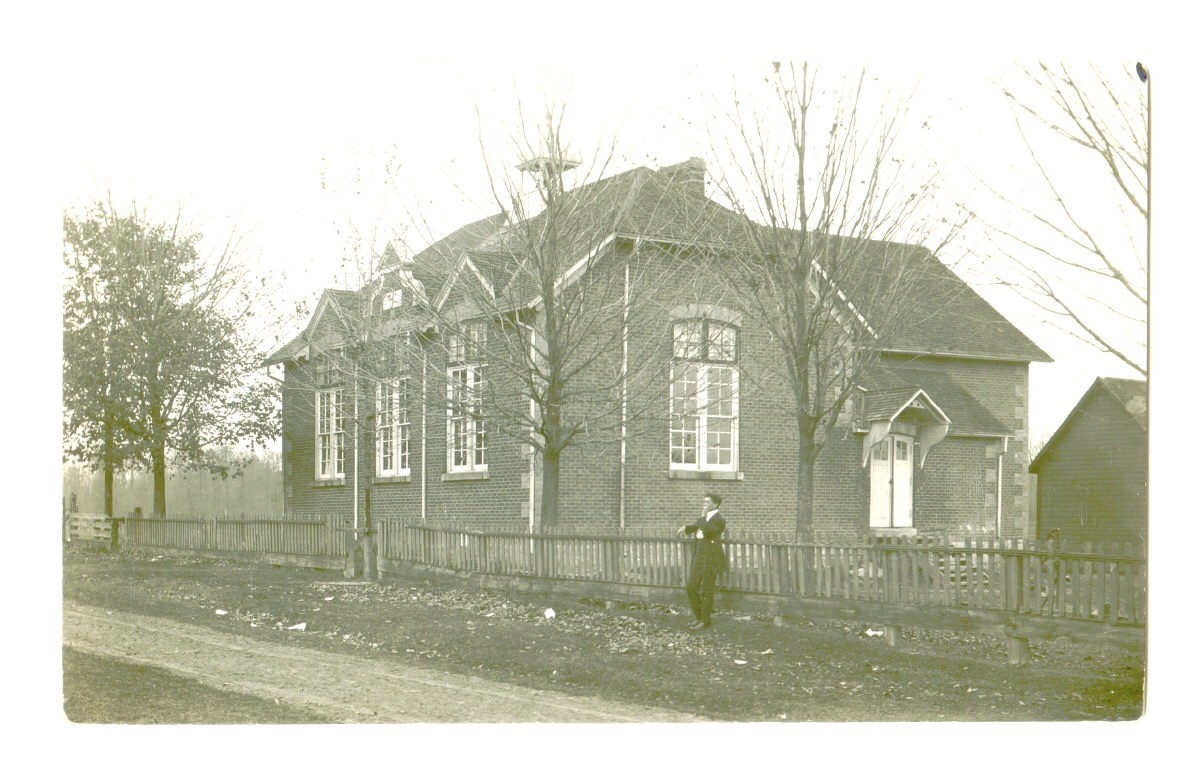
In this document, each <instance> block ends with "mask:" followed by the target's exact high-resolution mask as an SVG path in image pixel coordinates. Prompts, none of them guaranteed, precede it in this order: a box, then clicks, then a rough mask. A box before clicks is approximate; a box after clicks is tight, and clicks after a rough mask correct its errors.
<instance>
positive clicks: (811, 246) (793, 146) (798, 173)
mask: <svg viewBox="0 0 1200 782" xmlns="http://www.w3.org/2000/svg"><path fill="white" fill-rule="evenodd" d="M865 82H866V80H865V78H864V77H859V79H858V80H857V81H856V82H853V83H851V84H849V86H848V88H843V89H842V90H841V91H840V92H838V93H836V94H834V95H832V96H830V98H829V99H828V102H827V103H822V99H821V93H820V92H819V91H818V88H817V74H816V71H815V69H810V68H809V66H808V65H807V64H803V65H801V66H800V67H799V69H798V70H797V68H796V67H794V66H790V65H786V66H785V65H782V64H779V63H776V64H775V66H774V69H773V73H772V75H771V77H770V79H769V83H770V85H771V88H772V91H771V94H770V95H769V96H768V98H767V99H766V100H763V101H757V100H744V99H740V100H738V101H737V102H736V105H737V108H736V109H735V111H734V112H733V114H732V117H731V119H732V125H733V128H734V130H733V132H732V134H731V137H730V138H729V139H726V140H724V141H722V142H721V149H719V150H718V152H717V155H716V157H717V159H718V160H725V161H727V162H726V163H725V165H724V166H723V168H724V170H723V173H722V175H721V176H720V177H719V178H718V187H720V188H721V190H722V192H723V193H724V195H725V197H726V198H727V199H728V200H729V202H730V203H731V204H732V206H733V211H734V212H735V213H736V214H737V215H739V217H740V218H741V222H742V231H741V236H740V242H739V250H738V256H737V260H738V262H737V263H726V264H722V265H721V266H720V268H721V269H722V270H723V279H724V281H725V283H726V286H727V288H728V290H729V292H730V293H731V295H732V296H733V298H734V300H735V301H736V302H737V307H738V308H739V309H741V310H742V311H743V313H744V314H745V315H746V317H747V318H748V320H750V321H751V322H753V323H754V324H756V326H757V327H758V328H761V329H763V330H764V331H766V332H767V334H768V335H769V336H770V341H771V344H772V345H773V346H774V348H775V357H776V358H777V359H778V360H777V361H771V362H768V363H766V364H765V365H763V366H760V367H757V368H756V369H755V371H754V372H753V373H751V372H750V371H747V373H746V375H747V378H748V379H749V380H750V381H751V382H755V383H758V384H761V385H764V386H766V387H767V389H768V393H767V394H765V396H767V397H768V398H771V397H772V396H774V398H776V399H779V401H780V405H781V410H782V411H783V412H784V413H785V414H786V415H787V416H788V417H789V418H791V420H792V422H793V425H794V426H795V432H796V448H797V462H798V471H797V485H796V526H795V532H796V535H797V537H798V538H799V539H801V540H807V539H811V537H812V530H813V518H812V513H813V480H814V478H813V476H814V465H815V463H816V460H817V457H818V456H819V454H820V452H821V449H822V447H823V446H824V445H825V443H826V442H827V441H828V440H829V437H830V434H831V433H832V430H833V428H834V426H835V425H836V424H837V423H838V419H839V416H840V415H841V413H842V411H843V409H844V408H845V407H846V403H847V400H849V399H850V397H851V395H852V394H853V393H854V391H855V389H856V388H857V387H858V386H859V384H860V383H861V382H862V380H863V379H864V378H865V377H866V375H867V374H868V373H869V372H870V371H871V369H872V368H873V366H874V364H875V362H876V359H877V357H878V355H879V351H880V350H881V349H882V348H884V347H886V345H887V339H888V337H889V335H890V333H891V332H892V331H893V330H894V329H896V328H897V327H898V325H899V323H900V319H901V316H902V315H906V316H911V312H907V313H906V311H905V310H904V309H903V308H904V306H905V304H906V303H907V302H909V301H911V300H912V298H911V297H912V295H913V291H912V286H913V283H914V281H915V279H916V269H917V267H918V266H919V265H920V264H922V263H928V262H932V263H936V261H933V260H932V259H931V257H930V256H931V253H930V250H929V249H925V248H923V247H920V246H917V245H915V244H911V242H921V243H924V242H929V241H930V240H931V239H933V238H934V236H935V234H934V230H933V229H934V228H935V227H936V228H937V229H938V232H939V233H940V234H942V235H941V236H939V237H938V238H937V239H936V240H935V244H934V247H933V250H934V252H936V251H937V250H938V249H940V248H941V247H942V246H943V245H944V243H945V241H947V240H948V238H949V236H950V235H952V234H953V231H954V229H955V228H956V227H957V223H956V222H948V221H934V222H933V223H932V224H931V223H930V222H928V221H927V220H926V219H925V218H924V215H923V210H924V209H925V208H926V207H927V206H928V203H929V201H930V198H931V196H932V194H933V192H934V189H933V177H932V175H926V176H923V177H922V178H917V179H914V178H913V177H912V174H911V173H910V170H909V169H910V167H908V166H905V165H904V164H902V163H901V162H900V161H899V160H898V159H897V156H898V154H899V153H898V152H897V150H896V145H897V139H898V134H899V131H900V128H901V123H902V120H903V118H904V115H903V113H902V112H901V111H890V112H889V111H887V110H885V109H880V110H879V111H878V112H876V111H874V110H872V109H871V108H870V107H869V106H868V105H867V103H866V101H865V99H864V95H863V91H864V84H865ZM739 97H740V96H739ZM906 242H908V243H906ZM779 388H783V389H786V390H785V391H784V393H783V394H782V395H780V394H777V393H776V394H772V393H770V390H771V389H779Z"/></svg>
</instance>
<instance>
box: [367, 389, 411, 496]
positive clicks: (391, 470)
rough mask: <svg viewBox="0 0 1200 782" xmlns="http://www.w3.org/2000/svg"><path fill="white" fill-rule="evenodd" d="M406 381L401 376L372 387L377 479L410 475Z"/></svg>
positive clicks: (409, 438)
mask: <svg viewBox="0 0 1200 782" xmlns="http://www.w3.org/2000/svg"><path fill="white" fill-rule="evenodd" d="M408 382H409V379H408V378H407V377H403V376H402V377H397V378H393V379H392V380H388V381H383V382H380V383H378V384H377V385H376V388H375V474H376V475H377V476H379V477H381V478H399V477H407V476H409V475H411V474H412V460H411V457H412V454H411V450H412V439H411V437H412V434H411V433H412V426H411V417H410V415H409V408H408V400H409V394H408Z"/></svg>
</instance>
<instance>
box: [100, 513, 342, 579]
mask: <svg viewBox="0 0 1200 782" xmlns="http://www.w3.org/2000/svg"><path fill="white" fill-rule="evenodd" d="M116 522H117V528H118V540H119V545H120V547H121V548H122V549H144V550H155V551H172V552H175V551H181V552H188V553H194V554H201V555H206V556H223V557H230V558H241V559H253V560H260V561H268V562H274V563H277V564H290V565H299V566H303V567H329V568H340V567H342V566H343V564H344V562H345V560H346V557H347V556H348V555H349V554H350V553H352V552H353V551H354V529H353V527H352V526H350V521H349V520H348V519H347V518H346V517H344V516H340V515H311V516H290V517H279V516H246V515H239V516H193V517H187V516H171V517H168V518H154V517H136V516H130V517H125V518H119V519H116Z"/></svg>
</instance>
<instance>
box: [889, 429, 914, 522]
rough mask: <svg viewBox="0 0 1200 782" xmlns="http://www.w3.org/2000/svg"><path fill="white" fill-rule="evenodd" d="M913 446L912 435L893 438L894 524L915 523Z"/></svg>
mask: <svg viewBox="0 0 1200 782" xmlns="http://www.w3.org/2000/svg"><path fill="white" fill-rule="evenodd" d="M912 457H913V447H912V438H910V437H899V436H897V437H893V438H892V526H893V527H911V526H912V525H913V512H912V511H913V458H912Z"/></svg>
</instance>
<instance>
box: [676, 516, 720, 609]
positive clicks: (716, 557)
mask: <svg viewBox="0 0 1200 782" xmlns="http://www.w3.org/2000/svg"><path fill="white" fill-rule="evenodd" d="M683 530H684V532H685V533H687V534H688V535H695V536H696V542H695V544H693V547H692V569H691V572H689V573H688V580H687V596H688V603H689V604H690V605H691V607H692V613H693V614H695V616H696V621H698V622H701V623H703V624H704V625H705V626H707V625H709V624H710V623H711V622H712V608H713V591H714V589H715V586H716V583H717V576H719V575H720V574H721V573H724V572H725V571H726V570H728V569H729V560H727V559H726V558H725V549H724V547H723V546H721V534H722V533H724V532H725V519H724V517H723V516H721V512H720V511H717V512H716V513H714V514H713V516H712V518H711V519H705V518H704V517H700V518H699V519H697V520H696V522H695V523H694V524H688V525H687V526H686V527H684V528H683Z"/></svg>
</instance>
